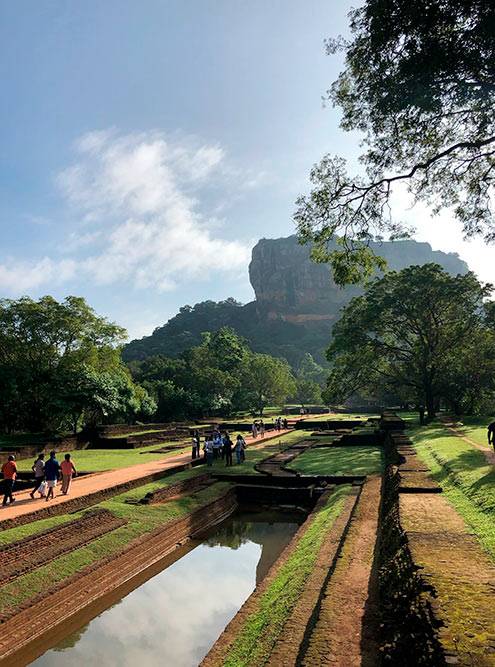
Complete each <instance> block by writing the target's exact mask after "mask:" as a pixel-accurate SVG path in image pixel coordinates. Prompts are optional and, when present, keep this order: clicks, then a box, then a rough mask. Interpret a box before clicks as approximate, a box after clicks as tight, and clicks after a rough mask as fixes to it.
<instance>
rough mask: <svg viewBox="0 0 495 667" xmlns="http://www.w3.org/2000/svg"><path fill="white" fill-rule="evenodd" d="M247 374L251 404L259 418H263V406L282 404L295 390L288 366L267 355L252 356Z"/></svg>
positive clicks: (282, 361) (284, 362)
mask: <svg viewBox="0 0 495 667" xmlns="http://www.w3.org/2000/svg"><path fill="white" fill-rule="evenodd" d="M247 373H248V375H247V386H248V388H249V390H250V392H251V400H252V404H253V407H254V408H255V409H256V410H257V412H258V414H259V416H260V417H262V416H263V410H264V408H265V406H267V405H269V404H270V403H277V404H279V403H282V402H283V401H285V399H286V398H287V396H291V395H293V394H294V392H295V390H296V384H295V380H294V376H293V375H292V373H291V370H290V366H289V364H288V363H287V362H286V361H284V360H282V359H275V357H271V356H270V355H268V354H253V355H252V357H251V359H250V361H249V370H248V372H247Z"/></svg>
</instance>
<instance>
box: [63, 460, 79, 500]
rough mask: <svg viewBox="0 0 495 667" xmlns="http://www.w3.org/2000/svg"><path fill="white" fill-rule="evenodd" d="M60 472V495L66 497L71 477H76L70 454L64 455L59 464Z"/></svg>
mask: <svg viewBox="0 0 495 667" xmlns="http://www.w3.org/2000/svg"><path fill="white" fill-rule="evenodd" d="M60 470H61V471H62V493H63V494H64V496H66V495H67V494H68V493H69V491H70V485H71V484H72V477H75V476H76V475H77V471H76V468H75V466H74V463H73V462H72V461H71V458H70V454H66V455H65V456H64V460H63V461H62V463H61V464H60Z"/></svg>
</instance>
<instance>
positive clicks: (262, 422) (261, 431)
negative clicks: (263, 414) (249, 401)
mask: <svg viewBox="0 0 495 667" xmlns="http://www.w3.org/2000/svg"><path fill="white" fill-rule="evenodd" d="M260 435H261V437H262V438H264V437H265V423H264V421H263V420H262V419H261V420H260Z"/></svg>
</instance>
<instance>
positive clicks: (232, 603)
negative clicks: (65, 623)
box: [31, 511, 304, 667]
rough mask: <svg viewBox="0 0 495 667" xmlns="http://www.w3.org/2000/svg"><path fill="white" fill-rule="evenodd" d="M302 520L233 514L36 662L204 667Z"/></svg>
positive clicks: (53, 666)
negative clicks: (203, 664)
mask: <svg viewBox="0 0 495 667" xmlns="http://www.w3.org/2000/svg"><path fill="white" fill-rule="evenodd" d="M303 519H304V515H303V514H302V513H295V512H294V513H292V512H291V513H282V512H266V511H264V512H249V513H247V512H240V513H237V514H235V515H234V516H233V517H231V518H230V519H228V520H227V521H225V522H224V523H223V524H221V525H220V526H218V527H216V528H214V529H212V531H210V533H209V534H207V535H206V536H205V538H204V539H203V540H201V541H197V542H190V543H189V544H188V546H187V548H186V549H184V550H183V551H184V555H182V557H181V558H179V560H175V561H174V562H172V563H171V564H169V565H168V567H166V569H163V570H162V571H160V572H158V573H157V574H155V575H154V576H153V577H152V578H150V579H148V580H147V581H145V582H144V583H142V584H141V585H140V586H139V587H138V588H135V589H134V590H133V591H131V592H129V593H128V594H127V595H125V597H122V598H121V599H120V600H118V601H117V602H116V603H115V604H113V606H111V607H109V608H108V609H106V610H105V611H103V612H102V613H100V614H99V615H98V616H97V617H95V618H94V619H93V620H92V621H90V622H89V623H87V624H86V625H85V626H83V627H81V628H80V629H79V630H77V631H76V632H73V633H72V634H69V635H68V636H67V637H65V639H64V640H62V641H61V642H60V643H59V644H58V645H57V646H55V647H54V648H52V649H50V650H48V651H47V652H46V653H44V654H43V655H42V656H41V657H40V658H38V659H37V660H35V661H34V662H32V663H31V664H32V665H36V667H58V666H59V665H60V666H62V665H63V666H64V667H66V666H67V665H70V666H71V667H82V666H83V665H84V667H86V666H87V665H102V666H103V665H104V666H105V667H127V666H129V667H131V666H132V667H136V665H141V666H143V667H155V666H157V667H158V666H160V667H192V666H194V665H198V664H199V663H200V662H201V660H202V658H203V657H204V656H205V655H206V654H207V653H208V651H209V650H210V648H211V647H212V646H213V644H214V643H215V641H216V639H217V638H218V637H219V635H220V634H221V632H222V631H223V629H224V628H225V626H226V625H227V624H228V623H229V621H230V620H231V619H232V618H233V617H234V616H235V614H236V613H237V611H238V610H239V608H240V607H241V606H242V604H243V603H244V602H245V600H246V599H247V598H248V597H249V595H250V594H251V593H252V592H253V590H254V588H255V586H256V584H257V583H259V582H260V581H261V580H262V579H263V577H264V576H265V574H266V573H267V571H268V569H269V568H270V566H271V565H272V564H273V563H274V561H275V560H276V559H277V558H278V556H279V555H280V553H281V551H282V550H283V548H284V547H285V546H286V545H287V544H288V543H289V541H290V539H291V538H292V536H293V535H294V533H295V532H296V530H297V528H298V526H299V525H300V523H301V522H302V521H303Z"/></svg>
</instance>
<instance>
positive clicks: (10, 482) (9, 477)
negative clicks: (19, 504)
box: [2, 454, 17, 507]
mask: <svg viewBox="0 0 495 667" xmlns="http://www.w3.org/2000/svg"><path fill="white" fill-rule="evenodd" d="M2 475H3V503H2V507H5V505H6V504H7V501H10V502H11V503H13V502H14V501H15V498H14V497H13V495H12V491H13V490H14V482H15V478H16V477H17V466H16V463H15V456H14V455H13V454H11V455H10V456H9V458H8V461H6V462H5V463H4V464H3V466H2Z"/></svg>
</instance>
